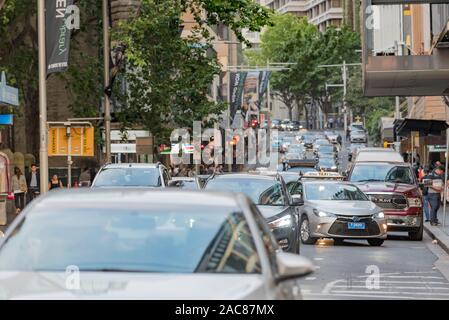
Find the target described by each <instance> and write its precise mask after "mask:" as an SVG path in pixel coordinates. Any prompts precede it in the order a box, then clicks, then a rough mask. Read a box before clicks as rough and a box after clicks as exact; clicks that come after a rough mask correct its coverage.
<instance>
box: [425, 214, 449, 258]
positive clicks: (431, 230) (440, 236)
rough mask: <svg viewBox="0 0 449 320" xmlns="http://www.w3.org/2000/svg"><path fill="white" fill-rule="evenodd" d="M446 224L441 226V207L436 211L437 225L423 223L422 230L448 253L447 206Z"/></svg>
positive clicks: (448, 216) (448, 223)
mask: <svg viewBox="0 0 449 320" xmlns="http://www.w3.org/2000/svg"><path fill="white" fill-rule="evenodd" d="M446 211H447V212H446V226H445V227H444V226H443V215H444V212H443V208H441V209H440V211H439V212H438V221H439V222H440V223H441V225H439V226H431V225H430V223H429V222H425V223H424V231H425V232H426V233H427V234H428V235H429V236H430V237H431V238H432V239H434V240H437V241H438V244H439V245H440V247H441V248H442V249H443V250H444V251H446V252H447V253H448V254H449V206H448V207H447V208H446Z"/></svg>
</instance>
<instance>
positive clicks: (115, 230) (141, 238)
mask: <svg viewBox="0 0 449 320" xmlns="http://www.w3.org/2000/svg"><path fill="white" fill-rule="evenodd" d="M186 204H188V205H186ZM278 248H279V247H278V245H277V243H276V240H275V239H274V238H273V236H272V234H271V232H270V229H269V227H268V225H267V224H266V223H265V221H264V219H263V217H262V215H261V213H260V212H259V211H258V209H257V208H256V206H254V204H253V203H251V201H250V200H249V199H248V198H247V197H245V196H244V195H234V194H214V193H204V192H197V191H195V192H193V191H184V192H181V191H176V190H171V191H166V190H153V191H149V190H148V189H135V190H132V191H130V190H129V189H94V190H86V189H84V190H78V191H74V190H72V191H67V190H61V191H56V192H52V193H50V194H49V195H47V196H45V197H39V198H37V199H36V200H34V201H33V202H32V203H31V204H30V205H29V206H28V207H27V208H26V209H25V210H24V211H23V213H22V214H21V215H20V216H19V217H17V219H16V220H15V221H14V222H13V224H12V225H11V226H10V228H9V229H8V231H7V232H6V235H5V238H4V240H3V241H0V278H1V281H0V297H1V299H32V300H35V299H37V300H39V299H58V300H59V299H63V300H65V299H67V300H72V299H81V300H89V299H101V300H104V299H112V300H116V299H121V300H128V299H132V300H147V299H157V300H211V299H217V300H218V299H225V300H228V299H229V300H244V299H251V300H261V299H263V300H265V299H268V300H273V299H300V298H301V290H300V288H299V286H298V283H297V279H298V278H299V277H302V276H305V275H307V274H310V273H311V272H313V270H314V267H313V265H312V263H311V262H310V261H309V260H307V259H306V258H304V257H301V256H299V255H297V254H291V253H286V252H282V251H281V250H278ZM76 272H81V276H80V277H78V279H79V282H78V283H77V282H76V281H75V280H74V282H73V283H72V282H70V281H68V279H69V278H68V277H69V276H70V275H71V274H75V273H76ZM75 275H76V274H75ZM181 288H182V290H181Z"/></svg>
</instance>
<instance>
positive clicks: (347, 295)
mask: <svg viewBox="0 0 449 320" xmlns="http://www.w3.org/2000/svg"><path fill="white" fill-rule="evenodd" d="M307 296H310V297H313V296H319V297H327V298H336V297H351V298H359V299H360V298H367V299H368V298H376V299H379V298H380V299H397V300H446V299H445V298H439V297H408V296H395V295H387V296H380V295H362V296H361V295H358V294H345V293H338V294H337V293H336V294H321V293H309V294H307V295H305V296H304V298H305V299H307Z"/></svg>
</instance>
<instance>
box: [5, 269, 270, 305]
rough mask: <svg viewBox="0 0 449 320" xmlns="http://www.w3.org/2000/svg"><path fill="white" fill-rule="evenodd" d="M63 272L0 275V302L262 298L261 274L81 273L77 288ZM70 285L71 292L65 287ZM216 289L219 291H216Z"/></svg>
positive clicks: (6, 273) (8, 273)
mask: <svg viewBox="0 0 449 320" xmlns="http://www.w3.org/2000/svg"><path fill="white" fill-rule="evenodd" d="M74 279H75V278H71V279H68V276H67V274H66V273H65V272H64V273H62V272H0V299H1V300H4V299H14V300H16V299H19V300H36V299H37V300H54V299H58V300H59V299H62V300H74V299H75V300H76V299H81V300H91V299H100V300H103V299H106V300H109V299H113V300H115V299H120V300H122V299H123V300H130V299H133V300H210V299H213V300H221V299H247V298H250V299H263V298H264V296H263V281H262V276H261V275H225V274H213V275H212V274H186V275H182V274H161V273H151V274H148V273H147V274H143V273H142V274H136V273H109V272H82V273H81V274H80V282H79V289H77V288H76V286H75V287H73V285H74V284H76V283H77V282H76V281H74ZM67 285H72V287H70V286H69V287H68V288H72V290H70V289H68V288H67ZM217 288H220V289H219V290H217Z"/></svg>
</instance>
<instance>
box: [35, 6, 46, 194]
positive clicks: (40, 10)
mask: <svg viewBox="0 0 449 320" xmlns="http://www.w3.org/2000/svg"><path fill="white" fill-rule="evenodd" d="M37 6H38V7H37V23H38V44H39V130H40V133H39V138H40V139H39V173H40V192H41V194H45V193H47V191H48V149H47V148H48V144H47V82H46V81H47V60H46V56H45V45H46V43H45V0H38V1H37Z"/></svg>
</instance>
